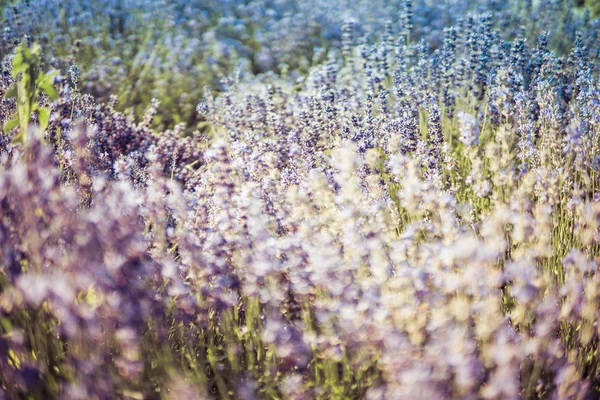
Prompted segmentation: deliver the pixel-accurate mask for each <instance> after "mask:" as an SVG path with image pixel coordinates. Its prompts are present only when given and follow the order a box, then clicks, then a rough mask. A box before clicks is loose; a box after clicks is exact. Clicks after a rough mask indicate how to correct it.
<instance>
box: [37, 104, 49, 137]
mask: <svg viewBox="0 0 600 400" xmlns="http://www.w3.org/2000/svg"><path fill="white" fill-rule="evenodd" d="M37 111H38V118H39V120H40V129H41V130H42V132H44V131H45V130H46V128H47V127H48V120H49V119H50V109H49V108H48V107H38V110H37Z"/></svg>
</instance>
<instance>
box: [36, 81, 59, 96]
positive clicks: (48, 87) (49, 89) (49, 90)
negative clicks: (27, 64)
mask: <svg viewBox="0 0 600 400" xmlns="http://www.w3.org/2000/svg"><path fill="white" fill-rule="evenodd" d="M40 89H42V90H43V91H44V92H46V94H47V95H48V97H50V99H51V100H56V99H58V92H57V91H56V89H55V88H54V86H52V83H51V82H50V81H49V80H47V81H44V82H43V83H42V84H40Z"/></svg>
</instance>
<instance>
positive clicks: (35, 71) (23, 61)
mask: <svg viewBox="0 0 600 400" xmlns="http://www.w3.org/2000/svg"><path fill="white" fill-rule="evenodd" d="M41 50H42V49H41V47H40V45H38V44H34V45H33V46H32V47H28V46H27V45H26V44H23V45H21V46H19V47H17V51H16V54H15V56H14V57H13V59H12V72H11V73H12V76H13V78H14V79H15V83H14V85H13V87H12V88H11V89H9V90H8V91H7V92H6V94H5V96H6V97H8V98H10V97H14V98H16V105H17V107H16V108H17V111H16V115H15V117H14V118H13V119H11V120H9V121H8V122H6V123H5V124H4V132H5V133H8V132H10V131H11V130H12V129H13V128H15V127H18V128H19V134H18V135H17V136H15V137H14V138H13V142H15V143H22V142H23V141H24V140H25V137H26V132H27V129H28V126H29V121H30V119H31V114H32V113H37V118H38V120H39V123H40V129H41V131H42V132H43V131H44V130H45V129H46V127H47V126H48V119H49V118H50V107H48V106H41V105H40V100H41V99H40V96H41V95H42V94H45V95H47V96H48V98H49V99H50V100H56V99H57V97H58V93H57V91H56V89H54V87H53V86H52V79H53V77H54V76H56V74H57V72H48V73H45V74H44V73H42V72H40V70H39V68H40V65H39V64H40V61H41V59H40V54H41Z"/></svg>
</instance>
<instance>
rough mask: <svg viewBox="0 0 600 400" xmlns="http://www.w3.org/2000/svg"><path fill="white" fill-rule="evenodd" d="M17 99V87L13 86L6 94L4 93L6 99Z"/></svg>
mask: <svg viewBox="0 0 600 400" xmlns="http://www.w3.org/2000/svg"><path fill="white" fill-rule="evenodd" d="M11 97H17V85H12V86H11V87H10V88H9V89H8V90H7V91H6V93H4V98H11Z"/></svg>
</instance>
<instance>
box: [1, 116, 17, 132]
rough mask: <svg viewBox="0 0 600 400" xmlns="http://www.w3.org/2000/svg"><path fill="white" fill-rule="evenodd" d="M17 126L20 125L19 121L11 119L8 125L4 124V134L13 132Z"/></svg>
mask: <svg viewBox="0 0 600 400" xmlns="http://www.w3.org/2000/svg"><path fill="white" fill-rule="evenodd" d="M17 125H19V119H18V118H15V119H11V120H10V121H8V122H7V123H5V124H4V128H3V130H4V133H8V132H10V131H12V130H13V129H14V128H15V127H16V126H17Z"/></svg>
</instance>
